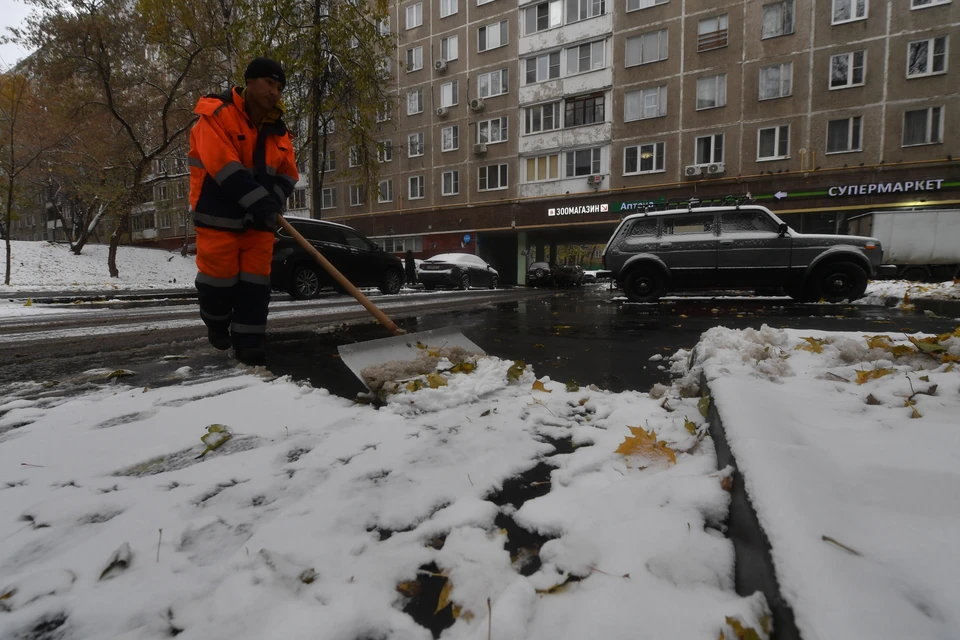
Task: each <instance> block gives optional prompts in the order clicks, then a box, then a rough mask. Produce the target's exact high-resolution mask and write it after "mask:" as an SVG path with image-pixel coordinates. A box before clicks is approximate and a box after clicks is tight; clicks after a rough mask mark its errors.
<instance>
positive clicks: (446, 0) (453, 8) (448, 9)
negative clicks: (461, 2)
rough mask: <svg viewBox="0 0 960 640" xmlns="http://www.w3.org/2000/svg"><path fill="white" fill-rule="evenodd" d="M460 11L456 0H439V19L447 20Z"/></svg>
mask: <svg viewBox="0 0 960 640" xmlns="http://www.w3.org/2000/svg"><path fill="white" fill-rule="evenodd" d="M458 11H460V7H459V6H458V3H457V0H440V17H441V18H449V17H450V16H452V15H456V13H457V12H458Z"/></svg>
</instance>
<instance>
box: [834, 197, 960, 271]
mask: <svg viewBox="0 0 960 640" xmlns="http://www.w3.org/2000/svg"><path fill="white" fill-rule="evenodd" d="M847 233H848V234H850V235H857V236H871V237H874V238H877V239H878V240H880V246H881V247H882V248H883V264H884V265H895V266H896V271H895V274H896V275H895V276H894V277H897V278H902V279H904V280H920V281H937V282H941V281H944V280H949V279H950V278H956V277H960V271H958V270H960V209H926V210H913V211H871V212H870V213H866V214H863V215H859V216H854V217H851V218H850V219H849V220H848V224H847Z"/></svg>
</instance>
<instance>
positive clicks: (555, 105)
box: [523, 100, 563, 135]
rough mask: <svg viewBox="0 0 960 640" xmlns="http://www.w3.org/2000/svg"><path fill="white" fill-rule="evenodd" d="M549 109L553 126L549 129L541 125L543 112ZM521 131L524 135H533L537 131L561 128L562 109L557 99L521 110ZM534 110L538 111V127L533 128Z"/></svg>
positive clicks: (542, 131)
mask: <svg viewBox="0 0 960 640" xmlns="http://www.w3.org/2000/svg"><path fill="white" fill-rule="evenodd" d="M548 108H549V109H550V111H551V114H550V115H551V117H552V118H553V126H552V127H550V128H549V129H547V128H545V127H544V126H543V122H544V117H543V115H544V113H545V111H546V110H547V109H548ZM523 112H524V113H523V131H524V135H535V134H538V133H544V132H546V131H557V130H559V129H562V128H563V109H562V104H561V102H560V101H559V100H558V101H557V102H548V103H546V104H538V105H534V106H532V107H527V108H526V109H524V110H523ZM536 112H539V113H540V128H539V129H534V128H533V120H534V117H535V114H536Z"/></svg>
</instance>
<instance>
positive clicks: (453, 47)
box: [440, 36, 460, 62]
mask: <svg viewBox="0 0 960 640" xmlns="http://www.w3.org/2000/svg"><path fill="white" fill-rule="evenodd" d="M440 57H441V58H443V59H444V60H446V61H448V62H449V61H450V60H456V59H457V58H459V57H460V37H459V36H447V37H446V38H440Z"/></svg>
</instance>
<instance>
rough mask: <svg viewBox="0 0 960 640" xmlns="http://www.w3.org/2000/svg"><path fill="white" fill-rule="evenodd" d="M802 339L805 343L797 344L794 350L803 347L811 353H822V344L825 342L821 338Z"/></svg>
mask: <svg viewBox="0 0 960 640" xmlns="http://www.w3.org/2000/svg"><path fill="white" fill-rule="evenodd" d="M803 340H804V342H806V344H801V345H797V346H796V347H795V348H794V351H797V350H799V349H803V350H804V351H810V352H811V353H823V345H824V343H825V342H826V340H824V339H823V338H803Z"/></svg>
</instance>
